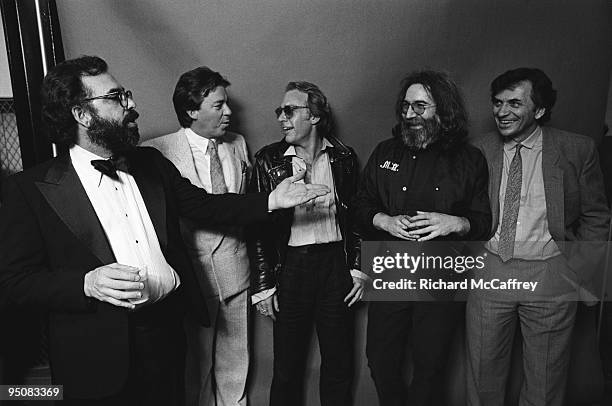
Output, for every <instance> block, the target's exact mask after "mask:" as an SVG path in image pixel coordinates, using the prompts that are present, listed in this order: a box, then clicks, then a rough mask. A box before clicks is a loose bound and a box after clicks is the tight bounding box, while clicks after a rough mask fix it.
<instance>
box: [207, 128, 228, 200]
mask: <svg viewBox="0 0 612 406" xmlns="http://www.w3.org/2000/svg"><path fill="white" fill-rule="evenodd" d="M206 152H208V156H209V158H210V183H211V185H212V194H214V195H218V194H222V193H227V185H226V184H225V179H224V178H223V166H221V159H219V151H218V149H217V140H215V139H209V140H208V148H207V149H206Z"/></svg>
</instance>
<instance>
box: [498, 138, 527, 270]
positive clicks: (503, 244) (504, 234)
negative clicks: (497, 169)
mask: <svg viewBox="0 0 612 406" xmlns="http://www.w3.org/2000/svg"><path fill="white" fill-rule="evenodd" d="M522 147H523V145H522V144H517V145H516V152H515V153H514V158H512V162H511V163H510V170H509V172H508V184H507V185H506V196H505V198H504V213H503V215H502V224H501V230H500V233H499V250H498V254H499V256H500V258H501V259H502V261H503V262H506V261H508V260H509V259H510V258H512V257H513V255H514V240H515V238H516V221H517V220H518V212H519V207H520V205H521V186H522V183H523V159H522V158H521V148H522Z"/></svg>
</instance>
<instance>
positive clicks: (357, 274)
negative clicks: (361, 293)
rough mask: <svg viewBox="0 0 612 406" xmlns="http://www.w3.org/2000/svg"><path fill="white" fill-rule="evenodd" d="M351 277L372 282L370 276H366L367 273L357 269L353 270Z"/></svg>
mask: <svg viewBox="0 0 612 406" xmlns="http://www.w3.org/2000/svg"><path fill="white" fill-rule="evenodd" d="M351 276H354V277H355V278H359V279H363V280H365V281H368V280H370V277H369V276H368V275H366V274H365V273H363V272H361V271H359V270H357V269H351Z"/></svg>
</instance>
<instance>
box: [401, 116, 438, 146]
mask: <svg viewBox="0 0 612 406" xmlns="http://www.w3.org/2000/svg"><path fill="white" fill-rule="evenodd" d="M415 124H420V125H422V128H418V129H414V128H410V126H411V125H415ZM440 133H441V127H440V123H439V122H438V120H437V119H436V118H435V117H432V118H429V119H424V118H423V117H414V118H412V119H410V120H405V119H404V120H402V121H401V123H400V134H401V136H402V142H403V143H404V145H406V146H407V147H409V148H415V149H425V148H427V147H428V146H429V145H431V144H433V143H434V142H436V141H438V139H439V138H440Z"/></svg>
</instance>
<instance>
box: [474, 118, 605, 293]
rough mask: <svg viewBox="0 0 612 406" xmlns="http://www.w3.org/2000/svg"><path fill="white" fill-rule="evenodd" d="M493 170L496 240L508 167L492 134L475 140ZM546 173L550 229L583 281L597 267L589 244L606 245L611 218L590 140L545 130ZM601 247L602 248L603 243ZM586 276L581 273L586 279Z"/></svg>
mask: <svg viewBox="0 0 612 406" xmlns="http://www.w3.org/2000/svg"><path fill="white" fill-rule="evenodd" d="M474 145H476V146H477V147H478V148H480V150H481V151H482V152H483V154H484V156H485V158H486V159H487V164H488V166H489V199H490V202H491V212H492V216H493V221H492V223H491V224H492V227H491V235H490V237H491V236H493V235H494V234H495V230H496V228H497V226H498V223H499V215H500V213H499V186H500V183H501V177H502V169H503V140H502V138H501V136H500V135H499V134H498V133H497V132H492V133H488V134H486V135H484V136H483V137H480V138H478V139H477V140H475V141H474ZM542 172H543V178H544V192H545V196H546V217H547V219H548V228H549V231H550V234H551V235H552V237H553V239H554V240H555V242H556V243H557V245H558V246H559V249H560V250H561V252H563V254H564V255H565V256H566V258H567V259H568V262H569V265H570V268H571V269H573V270H574V272H576V273H577V274H578V279H579V280H581V281H585V279H589V278H590V275H585V274H584V273H585V272H586V273H589V270H588V268H589V266H594V264H593V259H594V257H595V256H594V255H593V252H589V251H590V249H588V248H587V247H588V246H589V245H588V244H589V243H586V244H583V243H580V244H566V243H565V242H566V241H581V242H594V241H605V240H606V239H607V234H608V222H609V220H610V215H609V209H608V205H607V199H606V195H605V193H604V185H603V175H602V173H601V169H600V167H599V160H598V156H597V151H596V149H595V143H594V142H593V140H592V139H591V138H590V137H586V136H583V135H579V134H574V133H570V132H566V131H562V130H558V129H555V128H552V127H542ZM597 247H601V245H600V244H598V245H597ZM581 273H582V275H581Z"/></svg>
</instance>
